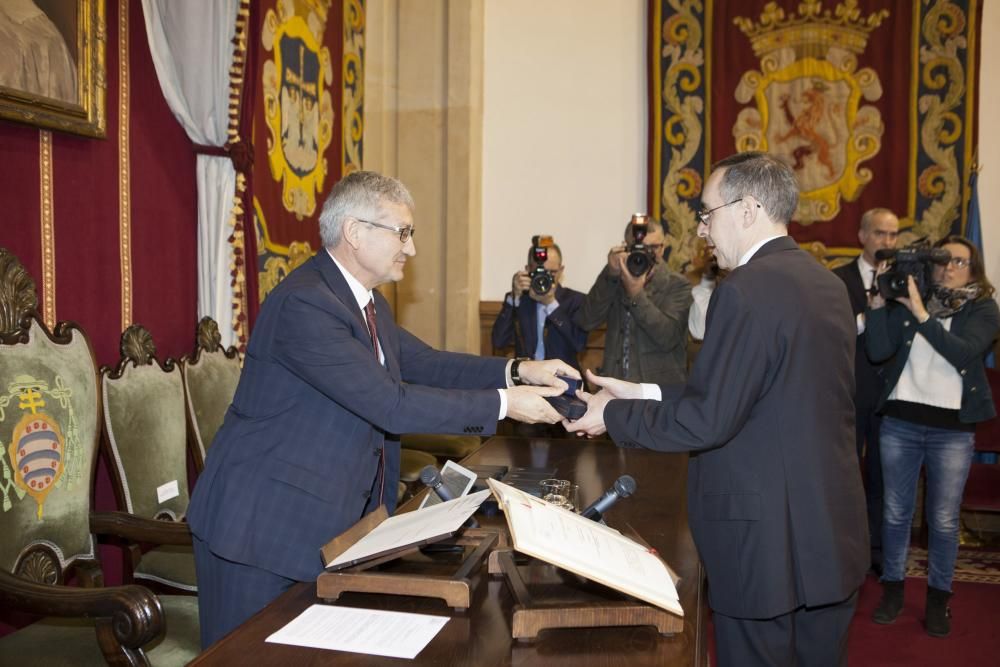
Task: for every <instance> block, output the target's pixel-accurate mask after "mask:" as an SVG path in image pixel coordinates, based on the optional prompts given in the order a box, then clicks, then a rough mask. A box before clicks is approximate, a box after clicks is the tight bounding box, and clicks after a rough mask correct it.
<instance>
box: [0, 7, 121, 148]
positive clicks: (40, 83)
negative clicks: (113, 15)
mask: <svg viewBox="0 0 1000 667" xmlns="http://www.w3.org/2000/svg"><path fill="white" fill-rule="evenodd" d="M104 3H105V0H2V1H0V118H5V119H8V120H13V121H17V122H21V123H27V124H30V125H36V126H38V127H42V128H46V129H51V130H59V131H63V132H72V133H73V134H82V135H86V136H90V137H104V136H105V120H106V116H105V106H104V98H105V89H106V88H107V84H106V79H105V65H104V63H105V42H106V41H107V40H106V35H107V30H106V29H105V20H104V19H105V15H104Z"/></svg>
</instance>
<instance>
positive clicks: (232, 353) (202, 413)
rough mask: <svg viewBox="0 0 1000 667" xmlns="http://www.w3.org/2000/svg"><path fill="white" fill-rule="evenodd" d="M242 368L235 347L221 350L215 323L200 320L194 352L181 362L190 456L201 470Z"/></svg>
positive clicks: (205, 318)
mask: <svg viewBox="0 0 1000 667" xmlns="http://www.w3.org/2000/svg"><path fill="white" fill-rule="evenodd" d="M241 367H242V364H241V360H240V354H239V352H238V351H237V350H236V348H235V347H229V349H224V348H223V347H222V336H221V335H220V334H219V325H217V324H216V323H215V320H213V319H212V318H211V317H203V318H201V321H200V322H198V333H197V343H196V345H195V350H194V353H193V354H192V355H191V356H190V357H184V358H182V359H181V375H182V376H183V378H184V389H185V398H186V401H187V406H186V407H187V415H188V431H189V437H190V442H191V455H192V458H193V459H194V463H195V468H196V469H197V470H199V471H200V470H202V469H203V468H204V467H205V455H206V454H207V453H208V448H209V446H210V445H211V444H212V440H213V439H214V438H215V434H216V432H217V431H218V430H219V427H221V426H222V421H223V419H224V418H225V416H226V410H228V409H229V404H230V403H232V401H233V396H234V395H235V394H236V385H238V384H239V382H240V371H241Z"/></svg>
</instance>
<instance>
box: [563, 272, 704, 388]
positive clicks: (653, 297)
mask: <svg viewBox="0 0 1000 667" xmlns="http://www.w3.org/2000/svg"><path fill="white" fill-rule="evenodd" d="M690 307H691V284H690V283H689V282H688V281H687V278H685V277H684V276H682V275H679V274H677V273H674V272H672V271H670V270H668V269H667V267H665V266H663V265H662V264H660V265H658V266H657V268H656V271H655V273H653V277H652V278H651V279H650V280H649V283H648V284H647V285H646V286H645V287H644V288H643V289H642V291H641V292H639V294H637V295H636V296H635V297H634V298H630V297H628V296H627V295H626V294H625V290H624V289H623V288H622V285H621V279H620V278H618V277H613V276H611V275H610V274H609V273H608V267H604V269H603V270H602V271H601V273H600V275H599V276H598V277H597V280H596V281H595V282H594V285H593V287H591V288H590V292H588V293H587V298H586V299H584V301H583V306H582V307H581V308H580V311H579V312H578V313H577V316H576V323H577V324H578V325H580V326H581V327H582V328H583V329H585V330H587V331H590V330H592V329H596V328H597V327H599V326H600V325H601V324H602V323H604V322H607V324H608V332H607V336H606V337H605V340H604V362H603V363H602V364H601V368H600V373H601V374H602V375H609V376H611V377H616V378H621V379H623V380H630V381H632V382H657V383H672V382H683V381H684V378H686V377H687V323H688V308H690ZM629 314H631V318H632V322H631V324H630V325H629V326H630V328H629V334H628V337H629V369H628V373H626V372H625V367H624V363H623V359H624V354H623V344H622V342H623V340H624V339H625V322H626V319H627V316H628V315H629Z"/></svg>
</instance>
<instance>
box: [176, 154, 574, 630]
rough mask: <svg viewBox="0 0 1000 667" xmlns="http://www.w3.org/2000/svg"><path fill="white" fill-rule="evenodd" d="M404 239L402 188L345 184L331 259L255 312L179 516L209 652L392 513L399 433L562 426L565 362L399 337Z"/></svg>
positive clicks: (408, 239)
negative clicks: (358, 526) (219, 419)
mask: <svg viewBox="0 0 1000 667" xmlns="http://www.w3.org/2000/svg"><path fill="white" fill-rule="evenodd" d="M413 232H414V228H413V200H412V198H411V196H410V194H409V192H408V191H407V190H406V187H405V186H404V185H403V184H402V183H400V182H399V181H397V180H396V179H393V178H388V177H384V176H381V175H379V174H375V173H372V172H356V173H353V174H350V175H348V176H346V177H344V178H343V179H342V180H341V181H340V182H339V183H338V184H337V185H336V186H334V188H333V190H332V191H331V193H330V196H329V198H328V199H327V201H326V203H325V204H324V206H323V211H322V213H321V214H320V236H321V237H322V240H323V244H324V246H325V248H324V249H323V250H320V251H319V252H318V253H317V254H316V256H315V257H313V258H312V259H310V260H309V261H308V262H306V263H305V264H304V265H302V266H301V267H299V268H298V269H296V270H295V271H293V272H292V273H291V274H290V275H289V276H288V277H287V278H285V280H284V281H282V282H281V284H279V285H278V287H277V288H275V290H274V291H273V292H271V294H270V295H269V296H268V298H267V300H266V302H265V303H264V306H263V308H262V309H261V313H260V317H259V318H258V320H257V322H256V325H255V327H254V331H253V335H252V337H251V339H250V345H249V348H248V350H247V356H246V360H245V364H244V368H243V373H242V375H241V377H240V384H239V387H238V388H237V390H236V395H235V397H234V398H233V403H232V405H231V406H230V408H229V411H228V413H227V414H226V419H225V422H224V424H223V426H222V428H221V429H220V430H219V433H218V435H217V436H216V438H215V441H214V442H213V445H212V448H211V450H210V452H209V455H208V459H207V461H206V467H205V471H204V472H203V473H202V474H201V476H200V477H199V479H198V484H197V486H196V488H195V491H194V494H193V496H192V499H191V505H190V508H189V511H188V522H189V523H190V526H191V532H192V533H193V535H194V537H195V540H194V544H195V561H196V566H197V571H198V588H199V594H198V601H199V611H200V615H201V616H200V620H201V640H202V645H203V646H205V647H207V646H209V645H211V644H212V643H214V642H215V641H216V640H218V639H220V638H221V637H222V636H224V635H225V634H227V633H228V632H230V631H231V630H233V629H234V628H235V627H236V626H238V625H239V624H240V623H242V622H243V621H244V620H246V619H247V618H249V617H250V616H251V615H253V614H254V613H255V612H257V611H258V610H260V609H262V608H263V607H264V606H266V605H267V604H268V603H269V602H270V601H271V600H273V599H274V598H276V597H277V596H278V595H280V594H281V593H282V592H283V591H284V590H286V589H287V588H288V587H289V586H291V585H292V584H293V583H295V582H296V581H314V580H315V579H316V576H317V575H318V574H319V573H320V572H321V571H322V562H321V560H320V553H319V549H320V547H322V545H323V544H325V543H326V542H327V541H329V540H330V539H331V538H333V537H335V536H337V535H338V534H340V533H341V532H343V531H344V530H346V529H347V528H349V527H350V526H351V525H353V524H354V523H356V522H357V521H358V520H359V519H360V518H361V517H362V516H364V515H365V514H367V513H368V512H371V511H372V510H374V509H376V508H377V507H378V505H379V504H385V505H386V506H387V509H388V510H389V511H390V512H392V511H393V510H394V509H395V504H396V503H395V495H396V484H397V481H398V479H399V438H398V435H397V434H400V433H407V432H418V433H474V434H485V435H488V434H492V433H493V432H495V430H496V423H497V421H498V419H502V418H503V417H505V416H507V417H512V418H514V419H518V420H520V421H525V422H529V423H536V422H547V423H555V422H557V421H559V419H560V416H559V414H558V413H557V412H556V411H555V410H554V409H552V407H551V406H550V405H549V404H548V402H546V401H545V400H544V398H543V397H544V396H553V395H557V394H559V393H561V392H562V391H563V390H565V388H566V385H565V383H564V382H563V381H562V380H559V379H558V378H556V376H555V375H556V373H559V374H561V375H568V376H571V377H579V373H577V371H576V370H574V369H573V368H571V367H570V366H568V365H567V364H566V363H565V362H562V361H559V360H549V361H530V362H529V361H526V362H523V363H520V364H519V365H515V364H514V363H513V362H511V361H509V360H507V359H499V358H481V357H477V356H473V355H466V354H457V353H450V352H440V351H437V350H434V349H432V348H431V347H429V346H427V345H425V344H424V343H423V342H421V341H420V340H418V339H417V338H416V337H415V336H413V335H412V334H410V333H409V332H407V331H406V330H405V329H401V328H399V327H397V326H396V325H395V323H394V322H393V319H392V315H391V313H390V311H389V307H388V303H387V302H386V300H385V299H384V298H383V297H382V295H381V294H379V293H378V292H377V291H373V289H374V287H376V286H377V285H380V284H382V283H386V282H390V281H398V280H400V279H402V277H403V268H404V266H405V263H406V261H407V260H408V259H409V258H410V257H412V256H414V255H415V254H416V249H415V246H414V242H413ZM522 382H523V383H524V384H523V385H522V384H521V383H522ZM515 385H520V386H515ZM530 385H536V386H530ZM538 385H547V386H538Z"/></svg>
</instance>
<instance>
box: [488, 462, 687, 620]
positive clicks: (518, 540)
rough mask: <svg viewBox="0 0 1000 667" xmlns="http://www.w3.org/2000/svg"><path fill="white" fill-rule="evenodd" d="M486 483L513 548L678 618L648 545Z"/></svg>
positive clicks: (662, 568) (668, 584)
mask: <svg viewBox="0 0 1000 667" xmlns="http://www.w3.org/2000/svg"><path fill="white" fill-rule="evenodd" d="M487 483H488V484H489V485H490V489H492V490H493V493H494V495H496V497H497V500H498V502H499V503H500V506H501V507H502V508H503V510H504V515H505V516H506V517H507V525H508V526H509V527H510V534H511V539H512V541H513V542H514V548H515V549H517V550H518V551H520V552H522V553H525V554H527V555H529V556H533V557H535V558H538V559H539V560H543V561H545V562H547V563H551V564H552V565H555V566H557V567H561V568H563V569H565V570H569V571H570V572H573V573H575V574H578V575H580V576H582V577H586V578H587V579H590V580H591V581H596V582H598V583H600V584H604V585H605V586H608V587H610V588H613V589H615V590H617V591H621V592H622V593H626V594H628V595H631V596H633V597H635V598H638V599H640V600H643V601H645V602H648V603H649V604H652V605H655V606H657V607H661V608H663V609H666V610H667V611H670V612H672V613H674V614H677V615H678V616H683V615H684V610H683V609H682V608H681V604H680V599H679V598H678V596H677V588H676V587H675V586H674V581H673V579H672V578H671V577H670V572H669V570H668V569H667V566H666V565H665V564H664V562H663V561H662V560H661V559H660V557H659V556H657V555H656V553H655V552H653V551H651V550H650V549H649V548H648V547H645V546H643V545H641V544H639V543H637V542H635V541H634V540H630V539H629V538H627V537H625V536H624V535H622V534H621V533H619V532H618V531H616V530H614V529H613V528H609V527H607V526H603V525H601V524H599V523H596V522H594V521H591V520H590V519H585V518H583V517H582V516H580V515H578V514H575V513H573V512H571V511H569V510H566V509H563V508H561V507H556V506H555V505H552V504H551V503H547V502H545V501H544V500H540V499H538V498H536V497H534V496H532V495H529V494H527V493H525V492H523V491H519V490H518V489H515V488H514V487H512V486H508V485H507V484H504V483H502V482H498V481H496V480H492V479H490V480H487Z"/></svg>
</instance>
